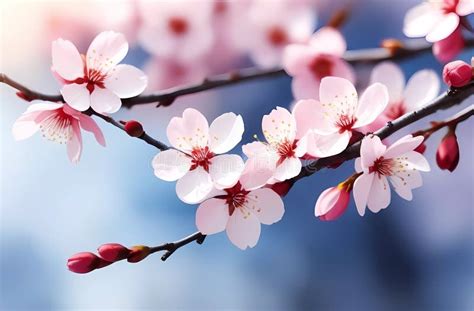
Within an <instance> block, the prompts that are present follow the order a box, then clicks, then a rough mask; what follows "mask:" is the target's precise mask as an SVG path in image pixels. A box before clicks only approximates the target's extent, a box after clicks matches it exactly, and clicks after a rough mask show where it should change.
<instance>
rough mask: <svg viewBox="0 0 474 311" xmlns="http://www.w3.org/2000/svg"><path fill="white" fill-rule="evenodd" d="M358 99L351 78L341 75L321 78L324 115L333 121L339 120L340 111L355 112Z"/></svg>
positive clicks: (320, 93)
mask: <svg viewBox="0 0 474 311" xmlns="http://www.w3.org/2000/svg"><path fill="white" fill-rule="evenodd" d="M357 99H358V97H357V91H356V89H355V87H354V85H352V83H351V82H350V81H349V80H347V79H344V78H339V77H326V78H323V79H322V80H321V85H320V87H319V100H320V102H321V105H322V106H323V111H324V115H325V116H326V117H327V118H328V119H329V120H330V122H331V123H336V121H339V117H338V114H340V113H345V114H349V113H351V112H355V110H356V108H357Z"/></svg>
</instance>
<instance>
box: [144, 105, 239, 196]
mask: <svg viewBox="0 0 474 311" xmlns="http://www.w3.org/2000/svg"><path fill="white" fill-rule="evenodd" d="M243 132H244V123H243V120H242V117H241V116H240V115H235V114H234V113H231V112H229V113H225V114H223V115H221V116H219V117H217V118H216V119H215V120H214V121H213V122H212V123H211V126H209V124H208V122H207V120H206V118H205V117H204V116H203V115H202V114H201V113H200V112H199V111H197V110H196V109H192V108H188V109H186V110H185V111H184V112H183V117H182V118H179V117H174V118H173V119H171V121H170V123H169V124H168V128H167V135H168V139H169V141H170V143H171V145H172V146H173V147H174V148H176V149H169V150H166V151H162V152H160V153H159V154H158V155H156V156H155V158H154V159H153V162H152V165H153V168H154V170H155V175H156V176H157V177H158V178H160V179H163V180H166V181H175V180H178V182H177V183H176V193H177V195H178V197H179V198H180V199H181V200H182V201H183V202H186V203H189V204H195V203H199V202H202V200H204V199H205V198H206V196H207V195H208V194H209V193H210V192H211V191H212V190H213V188H214V187H216V188H218V189H223V188H226V187H229V186H231V185H234V184H235V183H236V182H237V180H238V179H239V177H240V174H241V173H242V171H243V169H244V162H243V160H242V158H241V157H240V156H238V155H233V154H231V155H222V153H226V152H228V151H229V150H231V149H232V148H234V147H235V145H237V144H238V143H239V141H240V140H241V139H242V134H243Z"/></svg>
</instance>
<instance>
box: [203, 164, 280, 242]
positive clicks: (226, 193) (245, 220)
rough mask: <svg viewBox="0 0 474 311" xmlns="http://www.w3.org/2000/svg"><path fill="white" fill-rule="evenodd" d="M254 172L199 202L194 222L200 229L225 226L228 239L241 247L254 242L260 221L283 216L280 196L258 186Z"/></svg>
mask: <svg viewBox="0 0 474 311" xmlns="http://www.w3.org/2000/svg"><path fill="white" fill-rule="evenodd" d="M254 173H255V171H249V173H248V174H243V175H242V178H241V179H240V180H239V182H237V183H236V184H235V185H234V186H232V187H229V188H226V189H223V190H221V191H220V192H219V193H216V196H215V197H213V198H211V199H208V200H206V201H204V202H203V203H201V205H200V206H199V208H198V209H197V211H196V226H197V228H198V230H199V231H200V232H201V233H203V234H215V233H219V232H222V231H224V230H226V232H227V237H228V238H229V240H230V241H231V242H232V243H233V244H234V245H235V246H237V247H238V248H240V249H242V250H244V249H246V248H247V247H254V246H255V245H256V244H257V242H258V239H259V237H260V224H264V225H271V224H273V223H276V222H278V221H279V220H280V219H281V218H282V217H283V214H284V213H285V210H284V206H283V201H282V199H281V197H280V196H279V195H278V194H277V193H276V192H275V191H273V190H272V189H269V188H260V187H261V186H262V184H260V185H258V184H256V183H255V182H254V178H253V176H252V175H254ZM259 175H260V174H259V173H257V178H259V177H258V176H259ZM267 178H268V176H267ZM260 180H262V179H260ZM264 182H265V181H264V180H263V183H264Z"/></svg>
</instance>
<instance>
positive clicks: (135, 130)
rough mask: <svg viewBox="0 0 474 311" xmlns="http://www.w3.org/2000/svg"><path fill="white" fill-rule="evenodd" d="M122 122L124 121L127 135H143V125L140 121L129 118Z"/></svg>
mask: <svg viewBox="0 0 474 311" xmlns="http://www.w3.org/2000/svg"><path fill="white" fill-rule="evenodd" d="M122 123H124V125H125V126H124V128H125V132H127V134H128V135H130V136H132V137H140V136H142V135H143V133H144V132H143V126H142V125H141V124H140V122H138V121H135V120H130V121H127V122H122Z"/></svg>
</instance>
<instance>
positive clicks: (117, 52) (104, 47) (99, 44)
mask: <svg viewBox="0 0 474 311" xmlns="http://www.w3.org/2000/svg"><path fill="white" fill-rule="evenodd" d="M127 52H128V43H127V40H126V39H125V36H124V35H123V34H121V33H117V32H114V31H104V32H101V33H100V34H98V35H97V37H95V38H94V40H93V41H92V43H91V45H90V46H89V49H87V55H86V62H87V68H89V69H96V70H99V71H101V72H108V71H109V70H110V69H112V68H113V67H115V66H116V65H117V64H118V63H120V61H121V60H122V59H124V57H125V55H127Z"/></svg>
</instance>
